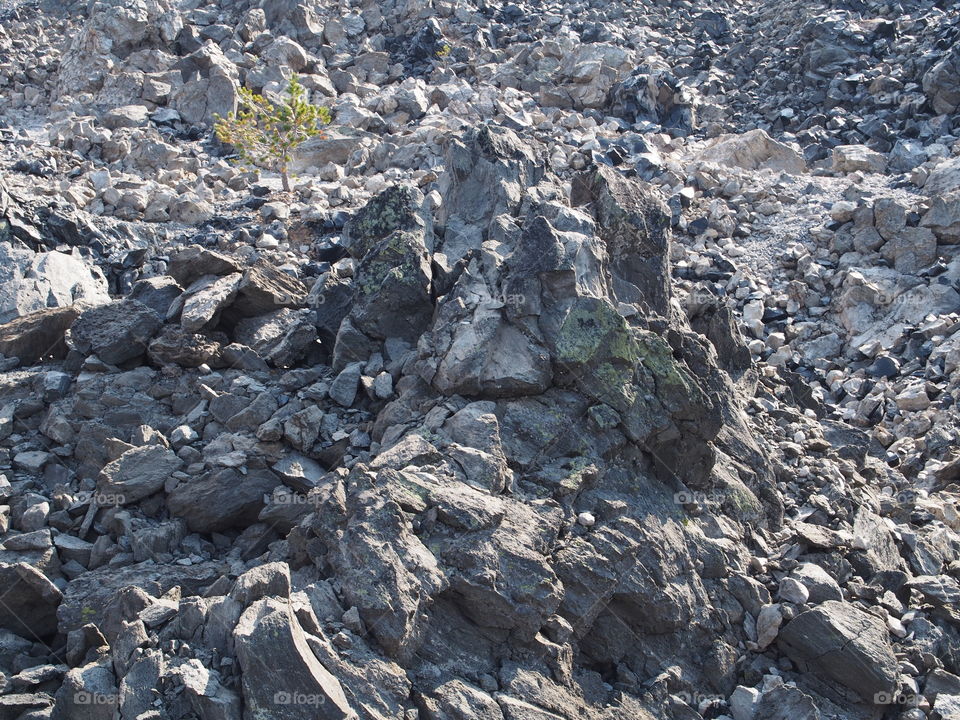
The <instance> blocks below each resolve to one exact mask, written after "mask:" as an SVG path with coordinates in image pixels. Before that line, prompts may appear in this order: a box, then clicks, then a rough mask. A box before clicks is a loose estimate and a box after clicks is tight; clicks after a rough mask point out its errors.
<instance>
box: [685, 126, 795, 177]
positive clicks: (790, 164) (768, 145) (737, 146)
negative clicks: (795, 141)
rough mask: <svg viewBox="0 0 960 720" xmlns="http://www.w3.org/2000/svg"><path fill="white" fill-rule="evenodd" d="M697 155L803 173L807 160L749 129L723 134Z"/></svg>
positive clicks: (754, 167)
mask: <svg viewBox="0 0 960 720" xmlns="http://www.w3.org/2000/svg"><path fill="white" fill-rule="evenodd" d="M700 159H701V160H706V161H708V162H714V163H717V164H720V165H723V166H724V167H728V166H731V165H732V166H735V167H741V168H744V169H746V170H757V169H759V168H769V169H771V170H782V171H783V172H788V173H802V172H805V171H806V169H807V163H806V162H805V161H804V159H803V156H802V155H801V154H800V153H799V152H797V151H796V150H794V149H793V148H792V147H790V146H789V145H786V144H784V143H782V142H779V141H777V140H774V139H773V138H772V137H770V136H769V135H767V133H766V132H764V131H763V130H751V131H749V132H746V133H743V134H742V135H723V136H721V137H719V138H717V140H716V141H715V142H714V144H713V145H712V146H711V147H709V148H708V149H706V150H704V151H703V153H701V154H700Z"/></svg>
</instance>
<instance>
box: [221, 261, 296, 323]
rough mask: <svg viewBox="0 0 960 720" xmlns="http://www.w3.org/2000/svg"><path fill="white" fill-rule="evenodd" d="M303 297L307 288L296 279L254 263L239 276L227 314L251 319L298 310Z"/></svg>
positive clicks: (263, 263)
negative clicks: (238, 282) (235, 294)
mask: <svg viewBox="0 0 960 720" xmlns="http://www.w3.org/2000/svg"><path fill="white" fill-rule="evenodd" d="M306 297H307V288H306V286H305V285H304V284H303V283H302V282H300V281H299V280H298V279H297V278H295V277H293V276H292V275H289V274H287V273H285V272H282V271H280V270H277V269H276V268H275V267H273V266H272V265H268V264H267V263H265V262H262V261H261V262H258V263H257V264H256V265H254V266H253V267H251V268H250V269H249V270H247V271H246V272H245V273H244V274H243V279H242V280H241V281H240V285H239V287H238V294H237V299H236V301H235V302H234V303H233V307H232V308H231V312H234V313H237V314H239V315H242V316H243V317H255V316H257V315H263V314H264V313H268V312H271V311H273V310H279V309H280V308H283V307H298V306H300V305H302V304H303V301H304V300H305V299H306Z"/></svg>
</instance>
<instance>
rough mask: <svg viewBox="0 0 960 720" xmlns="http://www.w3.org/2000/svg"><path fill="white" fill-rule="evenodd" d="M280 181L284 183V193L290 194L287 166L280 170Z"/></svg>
mask: <svg viewBox="0 0 960 720" xmlns="http://www.w3.org/2000/svg"><path fill="white" fill-rule="evenodd" d="M280 180H282V181H283V191H284V192H290V175H288V174H287V168H286V166H284V167H282V168H280Z"/></svg>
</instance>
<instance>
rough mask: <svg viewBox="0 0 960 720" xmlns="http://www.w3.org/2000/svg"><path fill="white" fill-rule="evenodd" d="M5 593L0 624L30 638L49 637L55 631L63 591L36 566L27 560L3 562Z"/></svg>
mask: <svg viewBox="0 0 960 720" xmlns="http://www.w3.org/2000/svg"><path fill="white" fill-rule="evenodd" d="M0 580H2V584H3V587H4V588H5V590H4V595H3V597H2V601H0V627H3V628H5V629H7V630H11V631H12V632H15V633H17V634H18V635H22V636H24V637H27V638H31V639H36V638H46V637H48V636H50V635H52V634H53V633H55V632H56V629H57V607H58V606H59V604H60V600H61V598H62V594H61V592H60V590H59V589H57V587H56V586H55V585H54V584H53V583H51V582H50V580H48V579H47V578H46V577H45V576H44V575H43V574H42V573H41V572H39V571H38V570H37V569H35V568H33V567H31V566H30V565H27V564H26V563H22V562H20V563H15V564H7V563H0Z"/></svg>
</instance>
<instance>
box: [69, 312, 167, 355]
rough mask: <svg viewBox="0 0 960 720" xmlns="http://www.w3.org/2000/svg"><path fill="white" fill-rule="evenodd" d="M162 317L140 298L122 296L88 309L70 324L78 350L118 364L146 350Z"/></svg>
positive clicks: (71, 335) (73, 343)
mask: <svg viewBox="0 0 960 720" xmlns="http://www.w3.org/2000/svg"><path fill="white" fill-rule="evenodd" d="M161 324H162V322H161V320H160V317H159V316H158V315H157V314H156V313H155V312H154V311H153V310H151V309H150V308H149V307H147V306H146V305H144V304H143V303H141V302H137V301H136V300H120V301H117V302H113V303H110V304H109V305H103V306H101V307H96V308H92V309H90V310H86V311H85V312H84V313H83V314H82V315H80V317H79V318H78V319H77V321H76V322H75V323H74V324H73V325H72V327H71V328H70V335H69V342H70V343H71V344H72V345H73V347H74V348H76V349H77V350H78V351H80V352H82V353H85V354H91V355H96V356H97V357H98V358H100V359H101V360H102V361H103V362H105V363H110V364H111V365H117V364H119V363H122V362H126V361H127V360H132V359H134V358H136V357H139V356H141V355H143V354H144V352H146V350H147V345H148V343H149V342H150V340H151V338H153V336H154V335H155V334H156V332H157V330H159V329H160V325H161Z"/></svg>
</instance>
